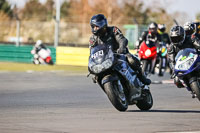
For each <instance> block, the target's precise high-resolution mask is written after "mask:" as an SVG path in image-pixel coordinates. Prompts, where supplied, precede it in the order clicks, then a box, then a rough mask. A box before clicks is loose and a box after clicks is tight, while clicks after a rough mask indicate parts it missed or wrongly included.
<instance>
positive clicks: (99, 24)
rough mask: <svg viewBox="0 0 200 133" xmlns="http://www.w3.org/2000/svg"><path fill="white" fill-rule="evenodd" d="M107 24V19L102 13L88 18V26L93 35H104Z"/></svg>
mask: <svg viewBox="0 0 200 133" xmlns="http://www.w3.org/2000/svg"><path fill="white" fill-rule="evenodd" d="M107 25H108V23H107V19H106V17H105V16H104V15H103V14H97V15H94V16H93V17H92V18H91V20H90V26H91V29H92V33H93V34H94V35H98V36H101V35H104V33H105V31H106V28H107Z"/></svg>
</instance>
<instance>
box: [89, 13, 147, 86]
mask: <svg viewBox="0 0 200 133" xmlns="http://www.w3.org/2000/svg"><path fill="white" fill-rule="evenodd" d="M90 26H91V30H92V33H93V35H92V36H91V37H90V40H89V47H90V49H92V48H93V47H95V46H96V45H105V44H106V45H110V46H112V50H113V52H114V53H119V54H124V55H125V56H126V58H127V61H128V63H129V65H130V67H131V68H132V69H133V70H135V71H137V72H138V78H139V79H140V81H141V82H143V83H144V84H146V85H149V84H151V80H150V79H148V78H146V77H145V76H144V75H143V73H142V69H141V64H140V61H139V59H138V58H137V57H136V56H134V55H132V54H131V53H129V50H128V47H127V45H128V40H127V39H126V38H125V37H124V35H123V34H122V32H121V31H120V29H119V28H117V27H115V26H108V24H107V19H106V17H105V16H104V15H103V14H97V15H94V16H93V17H92V18H91V20H90Z"/></svg>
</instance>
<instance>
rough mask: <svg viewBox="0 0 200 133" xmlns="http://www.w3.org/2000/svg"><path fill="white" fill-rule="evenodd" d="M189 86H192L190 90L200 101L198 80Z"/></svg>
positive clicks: (199, 82)
mask: <svg viewBox="0 0 200 133" xmlns="http://www.w3.org/2000/svg"><path fill="white" fill-rule="evenodd" d="M190 87H191V88H192V91H194V93H195V94H196V96H197V98H198V99H199V101H200V81H199V80H197V81H194V82H192V83H191V84H190Z"/></svg>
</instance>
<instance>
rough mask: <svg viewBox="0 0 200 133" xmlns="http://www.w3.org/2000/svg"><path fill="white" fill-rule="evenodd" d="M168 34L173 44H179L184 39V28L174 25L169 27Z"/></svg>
mask: <svg viewBox="0 0 200 133" xmlns="http://www.w3.org/2000/svg"><path fill="white" fill-rule="evenodd" d="M169 36H170V40H171V42H172V43H173V44H174V45H177V46H180V45H181V44H182V43H183V42H184V40H185V30H184V28H183V27H181V26H174V27H172V28H171V30H170V34H169Z"/></svg>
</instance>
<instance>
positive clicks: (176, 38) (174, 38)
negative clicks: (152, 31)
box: [170, 36, 184, 43]
mask: <svg viewBox="0 0 200 133" xmlns="http://www.w3.org/2000/svg"><path fill="white" fill-rule="evenodd" d="M170 38H171V41H172V43H180V42H183V40H184V38H183V37H182V36H172V37H170Z"/></svg>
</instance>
